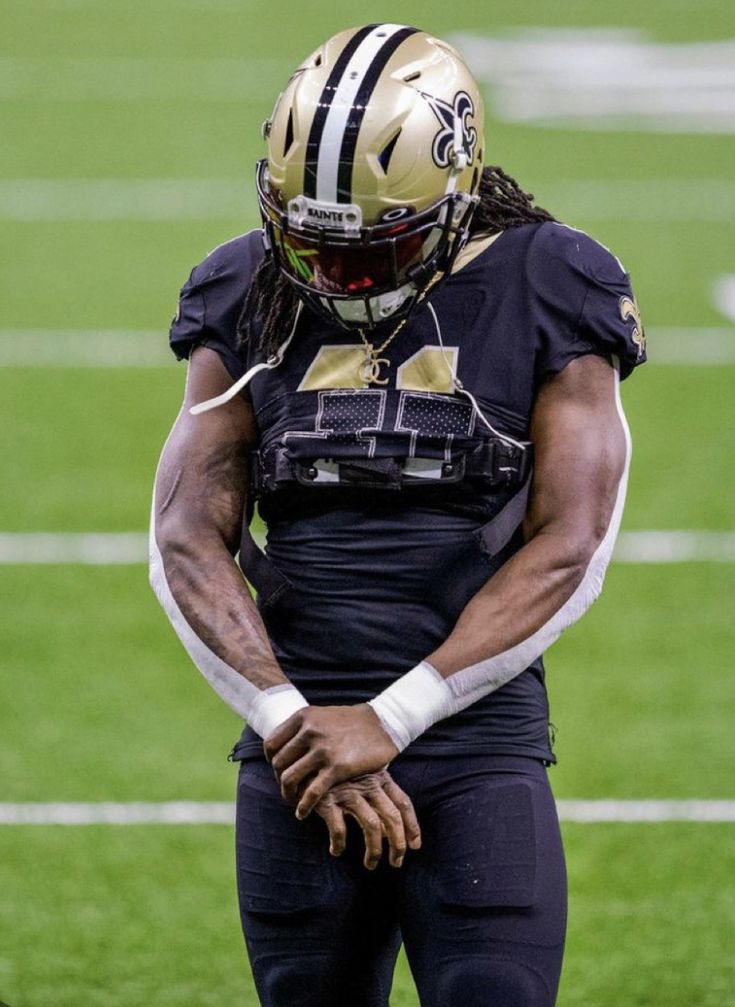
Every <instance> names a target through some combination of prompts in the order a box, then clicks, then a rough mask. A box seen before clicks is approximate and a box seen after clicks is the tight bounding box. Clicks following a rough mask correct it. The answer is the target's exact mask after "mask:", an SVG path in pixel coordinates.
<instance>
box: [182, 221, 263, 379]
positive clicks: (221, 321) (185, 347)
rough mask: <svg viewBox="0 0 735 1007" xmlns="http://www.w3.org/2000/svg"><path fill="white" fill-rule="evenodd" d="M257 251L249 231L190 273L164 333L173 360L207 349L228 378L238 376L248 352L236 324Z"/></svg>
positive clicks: (258, 245)
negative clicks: (202, 348) (167, 330)
mask: <svg viewBox="0 0 735 1007" xmlns="http://www.w3.org/2000/svg"><path fill="white" fill-rule="evenodd" d="M254 239H255V240H254ZM261 248H262V245H261V243H260V240H259V232H250V233H249V234H246V235H243V236H242V237H240V238H235V239H234V240H233V241H230V242H227V243H226V244H225V245H220V247H219V248H216V249H215V250H214V251H213V252H212V253H211V254H210V255H208V256H207V258H206V259H205V260H204V261H203V262H201V263H200V264H199V265H198V266H196V267H195V268H194V269H193V270H192V272H191V275H190V276H189V279H188V280H187V281H186V283H185V284H184V286H183V287H182V288H181V292H180V294H179V304H178V308H177V311H176V315H175V316H174V319H173V321H172V322H171V328H170V331H169V342H170V345H171V349H172V350H173V352H174V354H175V355H176V357H177V359H179V360H184V359H186V360H188V359H189V357H190V356H191V353H192V350H194V348H195V347H197V346H207V347H208V348H209V349H212V350H215V351H216V352H217V353H219V355H220V357H221V358H222V362H223V363H224V365H225V367H226V368H227V370H228V371H229V373H230V375H231V376H232V378H233V380H237V379H238V378H240V377H242V375H243V374H244V373H245V371H246V369H247V367H248V360H247V357H248V352H247V348H243V347H241V346H240V345H239V339H238V334H237V325H238V321H239V318H240V313H241V311H242V306H243V302H244V300H245V295H246V293H247V289H248V286H249V283H250V279H251V277H252V273H253V269H254V268H255V266H256V265H257V262H258V258H259V253H260V254H262V252H261Z"/></svg>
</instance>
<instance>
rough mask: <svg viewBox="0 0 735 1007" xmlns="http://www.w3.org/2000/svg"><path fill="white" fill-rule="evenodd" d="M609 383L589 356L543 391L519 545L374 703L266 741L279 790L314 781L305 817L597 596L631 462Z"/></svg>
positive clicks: (303, 720) (499, 678)
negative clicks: (326, 792)
mask: <svg viewBox="0 0 735 1007" xmlns="http://www.w3.org/2000/svg"><path fill="white" fill-rule="evenodd" d="M617 385H618V377H617V373H616V371H615V370H614V369H613V367H612V366H611V365H610V364H609V363H608V362H607V361H606V360H604V359H603V358H601V357H598V356H594V355H590V356H585V357H581V358H579V359H577V360H575V361H573V362H572V363H570V364H569V365H568V366H567V367H566V368H565V369H564V370H563V371H562V372H561V373H560V374H558V375H556V376H555V377H553V378H552V379H550V380H549V381H548V382H547V383H546V385H544V387H543V388H542V389H541V391H540V393H539V395H538V398H537V402H536V405H535V408H534V413H533V418H532V438H533V440H534V443H535V472H534V480H533V487H532V493H531V499H530V504H529V508H528V513H527V516H526V520H525V523H524V530H525V535H526V543H525V545H524V546H523V547H522V548H521V549H520V550H519V551H518V552H517V553H516V554H515V555H514V556H513V557H512V558H511V559H510V560H509V561H508V562H507V563H506V564H505V565H504V566H503V567H502V568H501V570H500V571H499V572H498V573H497V574H496V575H495V576H494V577H492V579H491V580H489V581H488V582H487V584H486V585H485V586H484V587H483V588H481V589H480V591H478V592H477V594H476V595H475V596H474V597H473V598H472V599H471V600H470V602H469V603H468V605H467V606H466V607H465V609H464V611H463V612H462V614H461V615H460V617H459V619H458V621H457V624H456V626H455V627H454V629H453V630H452V632H451V633H450V635H449V636H448V638H447V639H446V640H445V641H444V643H443V644H442V645H441V646H440V647H438V648H437V649H436V650H435V651H434V652H433V653H432V654H430V655H428V657H427V658H426V660H425V661H423V662H422V663H421V664H420V665H419V666H418V667H417V668H415V669H413V671H410V672H408V673H407V674H406V675H404V676H402V678H400V679H399V680H398V681H397V682H395V683H394V684H393V685H391V686H389V687H388V689H386V690H385V691H384V692H382V693H381V694H380V695H379V696H377V697H376V698H375V699H374V700H372V701H371V703H370V704H363V705H361V706H359V707H352V708H348V710H347V711H346V710H342V709H340V710H337V709H335V710H333V711H331V710H324V709H322V710H318V711H317V710H304V711H300V712H298V713H297V714H295V715H294V716H293V717H291V718H290V720H289V721H287V722H286V723H285V724H284V725H283V726H282V727H280V728H279V729H278V730H277V731H276V732H274V734H273V736H272V737H271V738H270V739H269V740H268V744H267V745H266V750H267V751H268V752H269V754H270V756H271V757H272V759H273V764H274V766H275V767H276V769H277V771H278V772H280V773H281V782H282V788H283V790H284V793H286V794H289V793H290V792H292V788H295V787H300V786H302V785H303V782H304V780H305V779H307V777H311V778H312V779H311V782H310V783H309V785H308V787H307V789H306V791H305V792H304V794H303V796H302V798H301V801H300V804H299V808H300V811H301V812H302V813H308V810H309V808H310V807H311V806H312V802H313V801H314V800H315V799H318V798H319V795H320V794H321V793H322V791H323V788H324V787H326V786H331V785H332V784H333V783H334V782H335V781H337V780H339V779H340V778H342V777H343V775H344V774H350V775H351V774H352V773H354V772H356V771H357V772H361V771H362V772H365V771H369V770H371V769H373V768H377V767H376V766H374V765H373V762H374V759H373V756H372V752H377V753H379V754H378V755H377V756H375V758H381V759H383V760H385V761H389V760H390V758H392V757H394V756H395V754H397V752H399V751H400V750H401V749H402V748H404V747H405V746H406V745H407V744H409V743H410V742H411V741H412V740H413V739H414V738H416V737H418V736H419V735H420V734H421V733H422V732H423V731H425V730H426V729H427V728H428V727H430V726H431V725H432V724H433V723H435V722H436V721H438V720H441V719H443V718H444V717H447V716H450V715H452V714H453V713H456V712H458V711H459V710H462V709H464V708H465V707H467V706H470V705H471V704H472V703H474V702H476V700H478V699H480V698H481V697H482V696H484V695H487V694H488V693H489V692H492V691H493V690H494V689H497V688H499V687H500V686H502V685H503V684H505V682H507V681H509V680H510V679H511V678H513V677H515V675H517V674H519V673H520V672H521V671H523V670H524V669H525V668H526V667H528V665H529V664H530V663H531V662H532V661H533V660H535V658H537V657H538V656H539V655H540V654H541V653H543V651H544V650H545V649H546V648H547V647H548V646H549V645H550V644H551V643H553V642H554V640H555V639H556V638H557V637H558V636H559V634H560V633H561V632H563V630H564V629H565V628H566V627H567V626H569V625H571V623H573V622H574V621H575V620H576V619H578V618H579V617H580V616H581V615H582V614H583V612H584V611H585V610H586V608H587V607H589V605H590V604H591V603H592V602H593V601H594V599H595V598H596V597H597V595H598V594H599V592H600V589H601V587H602V580H603V577H604V573H605V568H606V566H607V563H608V561H609V559H610V555H611V552H612V547H613V544H614V541H615V536H616V534H617V529H618V526H619V523H620V516H621V513H622V505H623V500H624V496H625V484H626V479H627V466H628V458H629V439H628V433H627V426H626V424H625V421H624V418H623V414H622V411H621V410H620V406H619V398H618V388H617ZM348 711H349V712H348ZM381 731H382V735H383V740H382V743H381V742H380V741H379V740H378V734H379V733H380V732H381ZM363 738H368V739H369V740H370V745H369V747H367V746H364V745H363V744H362V743H361V742H362V739H363ZM387 741H389V742H390V743H391V744H392V747H391V745H388V744H386V742H387ZM385 761H383V762H382V763H381V764H383V765H384V764H385Z"/></svg>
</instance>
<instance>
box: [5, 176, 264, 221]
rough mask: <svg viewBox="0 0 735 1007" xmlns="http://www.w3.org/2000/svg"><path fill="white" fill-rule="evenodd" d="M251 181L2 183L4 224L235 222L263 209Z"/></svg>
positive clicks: (131, 179)
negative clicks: (259, 204)
mask: <svg viewBox="0 0 735 1007" xmlns="http://www.w3.org/2000/svg"><path fill="white" fill-rule="evenodd" d="M251 189H252V186H251V185H249V183H248V182H246V180H245V179H239V180H233V181H228V180H225V179H191V178H187V179H184V178H146V179H139V178H87V179H64V180H58V179H6V180H2V181H0V220H13V221H19V222H26V223H28V222H55V221H75V220H86V221H112V220H118V221H119V220H123V221H161V220H176V221H181V220H217V219H222V220H231V221H232V222H233V227H236V226H237V223H238V222H240V221H241V220H244V219H246V218H247V217H249V218H250V219H252V220H255V218H256V216H257V206H256V200H255V193H254V192H251Z"/></svg>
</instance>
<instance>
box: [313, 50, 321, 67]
mask: <svg viewBox="0 0 735 1007" xmlns="http://www.w3.org/2000/svg"><path fill="white" fill-rule="evenodd" d="M321 65H322V54H321V53H317V55H316V57H315V59H314V66H321Z"/></svg>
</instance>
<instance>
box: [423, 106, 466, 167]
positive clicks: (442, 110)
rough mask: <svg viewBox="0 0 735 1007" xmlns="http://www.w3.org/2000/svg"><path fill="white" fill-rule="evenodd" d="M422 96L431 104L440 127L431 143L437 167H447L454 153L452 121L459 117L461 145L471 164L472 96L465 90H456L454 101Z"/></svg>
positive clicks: (432, 154)
mask: <svg viewBox="0 0 735 1007" xmlns="http://www.w3.org/2000/svg"><path fill="white" fill-rule="evenodd" d="M423 97H424V98H425V99H426V100H427V102H428V103H429V105H430V106H431V110H432V112H433V113H434V115H435V116H436V118H437V119H438V120H439V123H440V125H441V129H440V130H439V132H438V133H437V134H436V136H435V137H434V140H433V143H432V145H431V156H432V158H433V159H434V164H436V165H437V167H439V168H448V167H449V165H450V162H451V158H452V154H453V153H454V122H455V119H459V121H460V122H461V124H462V146H463V148H464V151H465V153H466V154H467V161H468V164H472V161H473V160H474V157H475V147H476V146H477V130H476V129H475V127H474V126H470V124H469V119H470V118H471V117H472V116H474V114H475V106H474V103H473V101H472V98H470V96H469V95H468V94H467V92H466V91H458V92H457V93H456V94H455V96H454V101H453V102H452V104H451V105H450V104H449V102H447V101H443V100H442V99H441V98H435V97H434V96H433V95H430V94H424V95H423Z"/></svg>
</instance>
